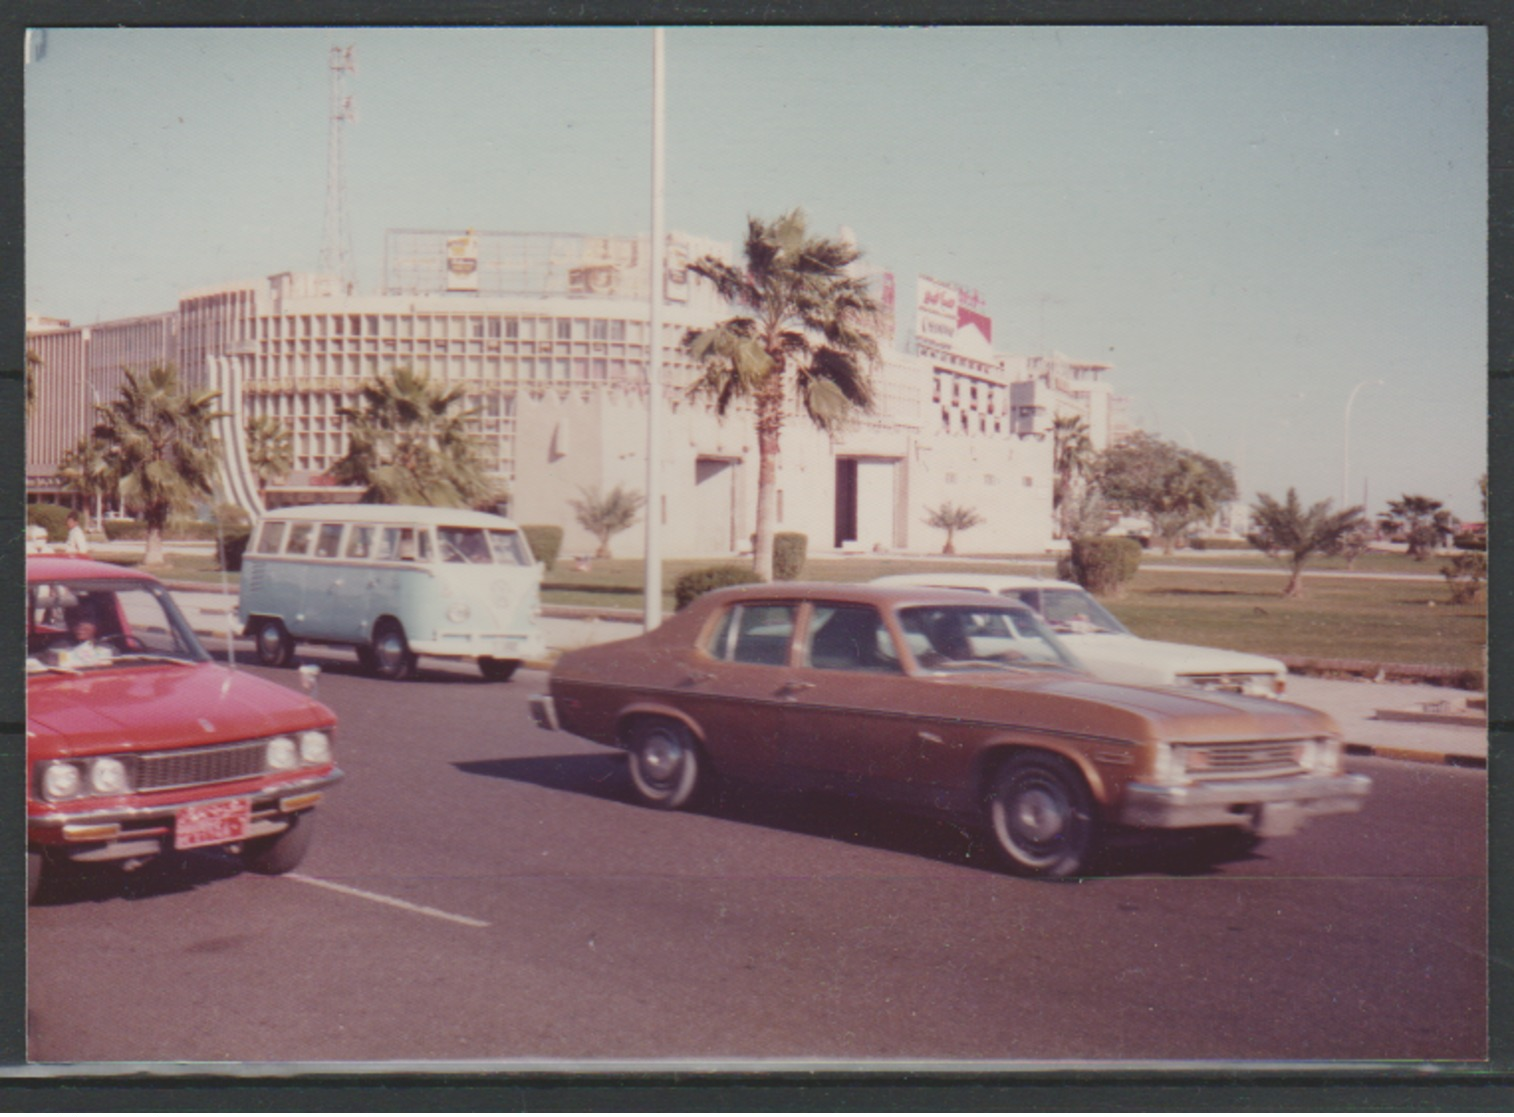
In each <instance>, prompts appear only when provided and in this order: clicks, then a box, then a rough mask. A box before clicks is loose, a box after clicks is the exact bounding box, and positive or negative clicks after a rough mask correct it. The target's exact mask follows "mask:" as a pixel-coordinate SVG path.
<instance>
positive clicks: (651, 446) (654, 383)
mask: <svg viewBox="0 0 1514 1117" xmlns="http://www.w3.org/2000/svg"><path fill="white" fill-rule="evenodd" d="M664 108H665V105H664V100H663V46H662V28H661V27H655V28H653V29H652V252H651V256H652V258H651V260H650V261H648V270H650V271H651V273H652V275H651V280H652V281H651V283H649V284H648V286H649V287H650V288H651V307H650V308H649V309H650V317H651V322H650V327H651V331H652V344H651V345H650V346H649V349H650V352H648V354H647V503H646V510H647V520H646V531H647V543H646V561H645V570H644V576H643V583H644V585H643V593H644V596H645V600H646V605H645V609H644V612H643V613H642V626H643V628H644V629H645V631H647V632H651V631H652V629H654V628H656V627H657V626H658V625H659V624H661V623H662V530H661V520H662V478H661V470H660V469H659V468H658V467H659V465H660V464H661V458H660V456H659V455H660V454H661V450H662V446H661V443H662V435H661V427H662V423H661V418H662V299H663V287H662V284H663V266H664V265H663V251H664V248H665V245H664V244H663V238H664V234H663V228H662V218H663V213H662V206H663V144H664V135H663V116H664Z"/></svg>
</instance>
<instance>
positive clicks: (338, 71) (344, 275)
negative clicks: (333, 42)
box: [321, 46, 357, 295]
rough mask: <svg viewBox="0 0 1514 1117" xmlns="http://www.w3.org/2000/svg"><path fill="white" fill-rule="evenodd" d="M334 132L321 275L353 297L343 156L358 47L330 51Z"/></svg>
mask: <svg viewBox="0 0 1514 1117" xmlns="http://www.w3.org/2000/svg"><path fill="white" fill-rule="evenodd" d="M330 67H331V125H330V127H331V130H330V132H329V133H328V136H327V140H326V227H325V236H324V238H323V240H322V243H321V271H323V272H324V273H326V274H327V275H334V276H337V277H338V278H339V279H340V280H341V281H342V289H343V291H344V292H345V293H347V294H349V295H350V294H351V293H352V291H353V289H354V288H355V287H356V286H357V265H356V263H355V262H354V260H353V256H352V230H351V228H350V227H349V226H348V224H347V171H346V160H345V158H344V157H343V154H342V135H343V125H345V124H352V123H356V121H357V102H356V101H354V100H353V98H352V96H351V94H349V93H348V92H347V75H348V74H355V73H357V47H355V46H351V47H332V48H331V61H330Z"/></svg>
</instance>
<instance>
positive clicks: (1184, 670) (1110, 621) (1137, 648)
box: [873, 572, 1288, 698]
mask: <svg viewBox="0 0 1514 1117" xmlns="http://www.w3.org/2000/svg"><path fill="white" fill-rule="evenodd" d="M873 580H874V581H875V582H880V583H883V584H890V585H896V586H939V587H941V588H942V589H968V590H979V591H981V592H983V593H993V594H999V595H1001V596H1004V597H1009V598H1013V599H1015V600H1017V601H1019V602H1021V603H1022V604H1024V605H1027V606H1029V607H1030V608H1031V609H1033V610H1034V611H1035V612H1037V613H1039V614H1040V615H1041V618H1042V619H1043V620H1045V621H1046V623H1047V625H1048V626H1050V628H1051V630H1052V631H1053V632H1055V633H1056V634H1057V636H1058V637H1060V638H1061V640H1062V643H1064V644H1065V645H1067V647H1068V648H1069V649H1070V650H1071V651H1072V653H1073V654H1074V655H1076V656H1077V657H1078V659H1080V660H1081V661H1082V663H1083V666H1084V667H1086V668H1087V669H1088V671H1089V672H1090V673H1091V674H1093V675H1096V676H1098V677H1099V678H1101V679H1105V680H1107V681H1109V682H1112V683H1128V684H1131V685H1134V686H1197V687H1204V688H1206V689H1208V690H1222V691H1229V692H1231V693H1235V694H1250V695H1256V696H1260V697H1265V698H1276V697H1278V696H1280V695H1281V694H1282V693H1283V690H1284V688H1285V687H1286V686H1287V680H1288V668H1287V667H1286V666H1284V665H1283V663H1282V662H1281V661H1280V660H1276V659H1271V658H1269V657H1267V656H1261V655H1250V654H1248V653H1246V652H1231V651H1225V650H1224V649H1222V648H1201V647H1198V646H1196V645H1194V644H1171V643H1168V642H1166V641H1164V640H1142V639H1141V638H1140V637H1139V636H1137V635H1135V634H1134V633H1133V632H1131V631H1130V630H1129V629H1128V628H1126V627H1125V626H1124V625H1123V624H1121V623H1120V622H1119V621H1118V620H1116V619H1115V618H1114V616H1113V615H1112V614H1111V613H1110V612H1109V610H1108V609H1106V608H1104V606H1102V605H1100V604H1099V603H1098V602H1097V601H1096V600H1094V598H1093V596H1092V595H1091V594H1090V593H1089V592H1088V591H1087V590H1085V589H1084V588H1083V587H1082V586H1080V585H1078V584H1077V583H1075V582H1058V581H1053V580H1050V579H1046V578H1031V577H1028V576H1026V575H1020V574H952V573H943V572H937V573H927V574H889V575H887V576H885V577H882V578H875V579H873Z"/></svg>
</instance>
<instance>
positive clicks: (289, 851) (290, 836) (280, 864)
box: [242, 811, 315, 876]
mask: <svg viewBox="0 0 1514 1117" xmlns="http://www.w3.org/2000/svg"><path fill="white" fill-rule="evenodd" d="M314 837H315V815H313V814H311V813H310V812H309V811H306V812H305V813H303V814H297V815H295V816H294V817H293V818H291V819H290V820H289V829H287V830H285V831H284V832H283V833H280V834H273V835H270V836H269V837H266V838H254V839H252V840H251V841H249V842H247V843H246V844H245V845H244V846H243V847H242V864H244V865H246V866H247V867H248V868H249V869H251V870H252V871H253V872H255V873H262V874H264V875H265V876H278V875H280V874H281V873H288V872H292V871H293V870H294V869H296V868H297V867H298V866H299V864H300V862H301V861H303V860H305V854H306V853H308V852H309V851H310V842H311V839H312V838H314Z"/></svg>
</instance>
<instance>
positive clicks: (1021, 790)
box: [988, 752, 1099, 878]
mask: <svg viewBox="0 0 1514 1117" xmlns="http://www.w3.org/2000/svg"><path fill="white" fill-rule="evenodd" d="M988 820H989V824H990V828H991V829H992V832H993V837H994V844H995V845H997V846H998V848H999V852H1000V853H1001V854H1002V855H1003V856H1004V858H1005V859H1006V860H1007V861H1008V862H1009V864H1010V867H1011V868H1013V869H1014V870H1015V871H1016V872H1018V873H1023V874H1025V875H1026V876H1036V877H1050V878H1060V877H1071V876H1077V875H1078V874H1079V873H1080V872H1081V871H1082V870H1083V869H1085V868H1086V867H1087V865H1088V862H1089V859H1090V857H1091V855H1092V854H1093V852H1094V849H1095V847H1096V845H1097V844H1098V832H1099V822H1098V816H1097V814H1096V812H1095V810H1094V803H1093V796H1092V795H1091V794H1090V793H1089V791H1088V785H1087V784H1085V783H1084V782H1083V777H1082V776H1081V775H1080V774H1079V773H1078V771H1077V769H1076V768H1074V767H1073V766H1072V765H1071V764H1070V763H1068V762H1067V761H1066V760H1064V759H1062V758H1061V757H1059V756H1053V755H1051V754H1050V753H1039V752H1034V753H1023V754H1021V755H1020V756H1017V757H1015V758H1014V759H1013V760H1011V761H1009V762H1008V763H1007V764H1005V765H1004V766H1003V767H1001V768H1000V769H999V770H998V772H997V773H995V775H994V778H993V781H992V783H991V784H990V785H989V790H988Z"/></svg>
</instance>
